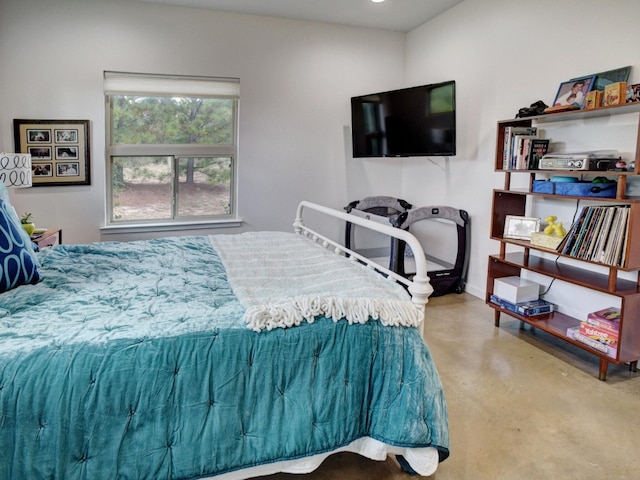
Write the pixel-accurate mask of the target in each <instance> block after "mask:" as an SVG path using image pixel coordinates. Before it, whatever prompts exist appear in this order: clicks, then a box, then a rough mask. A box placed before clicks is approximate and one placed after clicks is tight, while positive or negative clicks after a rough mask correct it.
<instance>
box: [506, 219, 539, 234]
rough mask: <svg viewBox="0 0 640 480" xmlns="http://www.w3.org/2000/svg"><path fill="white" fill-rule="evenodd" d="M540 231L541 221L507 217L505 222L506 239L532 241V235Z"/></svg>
mask: <svg viewBox="0 0 640 480" xmlns="http://www.w3.org/2000/svg"><path fill="white" fill-rule="evenodd" d="M539 230H540V219H539V218H536V217H521V216H519V215H507V216H506V217H505V220H504V233H503V234H502V236H503V237H504V238H511V239H514V240H531V234H532V233H533V232H537V231H539Z"/></svg>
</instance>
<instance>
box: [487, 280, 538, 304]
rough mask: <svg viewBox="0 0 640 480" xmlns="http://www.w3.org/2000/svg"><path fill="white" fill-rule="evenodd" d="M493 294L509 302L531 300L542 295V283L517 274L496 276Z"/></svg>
mask: <svg viewBox="0 0 640 480" xmlns="http://www.w3.org/2000/svg"><path fill="white" fill-rule="evenodd" d="M493 294H494V295H497V296H498V297H500V298H502V299H503V300H506V301H507V302H509V303H521V302H530V301H531V300H537V299H538V298H539V297H540V285H539V284H537V283H535V282H532V281H531V280H525V279H524V278H520V277H517V276H513V277H502V278H496V279H495V280H494V282H493Z"/></svg>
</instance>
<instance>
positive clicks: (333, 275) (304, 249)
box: [209, 232, 423, 331]
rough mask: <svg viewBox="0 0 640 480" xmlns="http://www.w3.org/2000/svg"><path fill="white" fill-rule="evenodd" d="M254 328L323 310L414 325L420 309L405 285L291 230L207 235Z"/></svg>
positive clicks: (353, 319) (282, 324)
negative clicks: (290, 231) (387, 278)
mask: <svg viewBox="0 0 640 480" xmlns="http://www.w3.org/2000/svg"><path fill="white" fill-rule="evenodd" d="M209 238H210V240H211V244H212V245H213V247H214V248H215V250H216V251H217V252H218V254H219V255H220V258H221V259H222V262H223V263H224V266H225V269H226V272H227V277H228V279H229V283H230V284H231V286H232V288H233V291H234V293H235V294H236V296H237V297H238V300H239V301H240V303H241V304H242V306H243V307H244V308H245V314H244V320H245V322H246V323H247V324H248V326H249V328H251V329H252V330H255V331H261V330H263V329H265V328H266V329H267V330H271V329H273V328H286V327H291V326H295V325H299V324H300V323H301V322H302V321H303V320H306V321H307V322H313V320H314V318H315V317H318V316H322V315H324V316H326V317H329V318H332V319H333V320H334V321H338V320H340V319H346V320H347V321H349V323H364V322H366V321H367V320H368V319H369V318H373V319H379V320H380V321H381V322H382V323H383V324H384V325H392V326H398V325H402V326H418V325H419V324H420V322H421V321H422V315H423V311H422V309H421V308H420V307H418V306H416V305H414V304H413V303H412V302H411V300H410V298H409V295H408V294H407V292H406V291H405V290H404V288H403V287H402V286H400V285H398V284H396V283H393V282H391V281H389V280H386V279H385V278H383V277H382V276H381V275H380V274H378V273H376V272H374V271H373V270H371V269H369V268H367V267H365V266H363V265H361V264H358V263H356V262H351V261H347V260H345V258H344V257H339V256H337V255H335V254H334V253H332V252H330V251H327V250H326V249H325V248H323V247H321V246H320V245H318V244H316V243H314V242H312V241H311V240H309V239H307V238H304V237H302V236H300V235H297V234H294V233H285V232H249V233H243V234H240V235H210V236H209Z"/></svg>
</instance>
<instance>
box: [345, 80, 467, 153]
mask: <svg viewBox="0 0 640 480" xmlns="http://www.w3.org/2000/svg"><path fill="white" fill-rule="evenodd" d="M351 135H352V137H353V138H352V140H353V156H354V157H409V156H436V155H438V156H450V155H455V154H456V83H455V81H453V80H452V81H448V82H442V83H436V84H432V85H422V86H419V87H411V88H405V89H401V90H392V91H389V92H381V93H373V94H370V95H363V96H360V97H353V98H352V99H351Z"/></svg>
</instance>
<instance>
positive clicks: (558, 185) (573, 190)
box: [532, 180, 616, 198]
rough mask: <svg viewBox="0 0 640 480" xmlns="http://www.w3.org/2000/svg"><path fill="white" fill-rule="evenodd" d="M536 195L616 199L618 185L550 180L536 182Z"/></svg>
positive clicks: (534, 190) (534, 189)
mask: <svg viewBox="0 0 640 480" xmlns="http://www.w3.org/2000/svg"><path fill="white" fill-rule="evenodd" d="M532 191H533V192H534V193H547V194H553V195H571V196H573V197H599V198H615V196H616V183H615V182H612V183H591V182H575V183H569V182H550V181H548V180H534V182H533V189H532Z"/></svg>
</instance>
